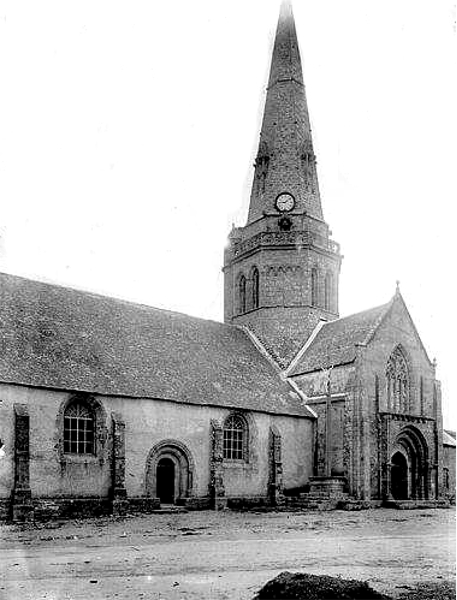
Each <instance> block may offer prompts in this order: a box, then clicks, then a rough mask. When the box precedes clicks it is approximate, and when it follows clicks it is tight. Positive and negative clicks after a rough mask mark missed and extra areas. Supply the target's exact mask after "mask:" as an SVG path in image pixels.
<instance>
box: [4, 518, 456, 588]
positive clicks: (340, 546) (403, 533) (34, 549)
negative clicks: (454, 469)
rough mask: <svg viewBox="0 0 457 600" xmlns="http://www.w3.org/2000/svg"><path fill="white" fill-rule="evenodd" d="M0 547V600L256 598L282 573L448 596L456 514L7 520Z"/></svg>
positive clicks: (452, 569) (451, 583)
mask: <svg viewBox="0 0 457 600" xmlns="http://www.w3.org/2000/svg"><path fill="white" fill-rule="evenodd" d="M0 541H1V547H0V599H2V600H3V599H5V600H16V599H18V600H19V599H20V600H45V599H46V600H79V599H81V600H82V599H90V598H97V599H98V598H106V599H108V598H109V599H117V600H123V599H127V598H128V599H129V600H131V599H132V598H139V599H148V600H149V599H151V600H153V599H154V600H155V599H157V600H159V599H162V600H165V599H166V600H168V599H170V600H177V599H184V598H185V599H187V600H221V599H230V600H251V599H252V597H253V596H254V595H255V593H256V592H257V591H258V590H259V589H260V588H261V587H262V585H264V584H265V583H266V582H267V581H269V580H270V579H272V578H273V577H276V576H277V575H278V574H279V573H280V572H282V571H291V572H306V573H311V574H317V575H331V576H339V577H343V578H346V579H360V580H363V581H367V582H368V583H369V585H370V586H371V587H372V588H373V589H375V590H377V591H379V592H380V593H383V594H387V595H390V596H392V597H393V598H399V596H400V595H401V594H407V593H412V591H413V590H415V589H416V586H417V585H418V584H421V585H422V586H424V585H425V586H429V588H428V590H429V592H430V593H431V594H432V595H431V596H424V598H434V597H437V598H440V599H442V600H444V599H445V598H446V599H447V597H446V596H434V595H433V594H434V593H435V592H433V591H430V590H433V587H430V586H433V585H437V584H446V582H450V583H449V584H448V586H451V587H450V588H449V589H451V588H452V587H453V579H454V576H455V509H449V510H442V509H441V510H416V511H396V510H385V509H378V510H372V511H361V512H357V513H353V512H351V513H348V512H342V511H335V512H328V513H315V512H303V513H299V512H297V513H276V512H271V513H237V512H231V511H226V512H222V513H215V512H210V511H202V512H195V513H185V514H183V513H177V514H154V515H150V516H141V517H129V518H122V519H109V518H106V519H98V520H95V519H90V520H85V521H72V522H54V523H48V524H36V525H27V526H19V525H3V526H1V527H0ZM441 587H442V586H441ZM424 589H426V588H424ZM435 591H436V589H435ZM424 593H426V592H424ZM418 598H419V597H418ZM411 600H412V597H411ZM420 600H422V597H420Z"/></svg>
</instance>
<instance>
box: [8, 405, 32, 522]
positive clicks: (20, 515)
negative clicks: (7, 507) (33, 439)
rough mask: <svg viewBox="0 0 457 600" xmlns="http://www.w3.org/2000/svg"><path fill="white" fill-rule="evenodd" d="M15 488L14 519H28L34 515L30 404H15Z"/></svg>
mask: <svg viewBox="0 0 457 600" xmlns="http://www.w3.org/2000/svg"><path fill="white" fill-rule="evenodd" d="M13 410H14V488H13V494H12V502H11V508H12V518H13V521H28V520H31V519H32V517H33V505H32V493H31V490H30V443H29V439H30V418H29V410H28V406H27V405H25V404H14V406H13Z"/></svg>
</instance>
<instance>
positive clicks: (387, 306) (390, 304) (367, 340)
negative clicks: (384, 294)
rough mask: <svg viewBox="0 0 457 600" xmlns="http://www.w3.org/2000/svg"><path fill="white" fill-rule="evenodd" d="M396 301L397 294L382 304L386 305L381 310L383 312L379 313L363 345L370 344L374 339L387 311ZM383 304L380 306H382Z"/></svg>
mask: <svg viewBox="0 0 457 600" xmlns="http://www.w3.org/2000/svg"><path fill="white" fill-rule="evenodd" d="M394 301H395V296H394V297H393V298H391V300H389V302H388V303H387V304H385V305H381V306H383V307H384V309H383V311H382V312H381V314H380V315H379V317H378V318H377V319H376V321H375V323H374V325H373V327H372V328H371V329H370V331H369V332H368V333H367V335H366V338H365V339H364V340H363V342H362V345H363V346H366V345H367V344H369V343H370V342H371V340H372V339H373V336H374V334H375V333H376V331H377V329H378V327H379V326H380V325H381V323H382V322H383V321H384V318H385V316H386V315H387V313H388V312H389V310H390V309H391V308H392V305H393V303H394ZM381 306H380V307H379V308H381Z"/></svg>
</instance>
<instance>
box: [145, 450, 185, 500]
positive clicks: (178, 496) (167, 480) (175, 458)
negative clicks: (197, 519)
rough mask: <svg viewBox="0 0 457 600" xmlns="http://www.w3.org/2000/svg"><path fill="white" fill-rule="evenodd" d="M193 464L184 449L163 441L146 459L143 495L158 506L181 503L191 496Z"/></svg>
mask: <svg viewBox="0 0 457 600" xmlns="http://www.w3.org/2000/svg"><path fill="white" fill-rule="evenodd" d="M193 474H194V463H193V460H192V456H191V454H190V452H189V450H188V449H187V447H186V446H185V445H184V444H182V443H181V442H178V441H177V440H163V441H162V442H159V443H158V444H156V445H155V446H154V447H153V448H152V449H151V451H150V452H149V455H148V458H147V460H146V474H145V492H146V496H149V497H152V498H158V499H159V500H160V503H161V504H181V503H184V502H185V499H186V498H189V497H191V496H192V488H193V483H194V482H193V479H194V477H193Z"/></svg>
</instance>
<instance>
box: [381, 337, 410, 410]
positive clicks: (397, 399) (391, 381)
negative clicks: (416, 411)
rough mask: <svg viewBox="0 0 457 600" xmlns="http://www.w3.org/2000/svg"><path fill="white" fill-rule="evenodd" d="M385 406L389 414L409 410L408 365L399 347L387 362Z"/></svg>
mask: <svg viewBox="0 0 457 600" xmlns="http://www.w3.org/2000/svg"><path fill="white" fill-rule="evenodd" d="M386 380H387V404H388V408H389V410H390V411H391V412H408V410H409V372H408V363H407V362H406V358H405V355H404V354H403V351H402V349H401V347H400V346H397V347H396V348H395V350H394V351H393V352H392V354H391V355H390V358H389V360H388V361H387V368H386Z"/></svg>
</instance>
